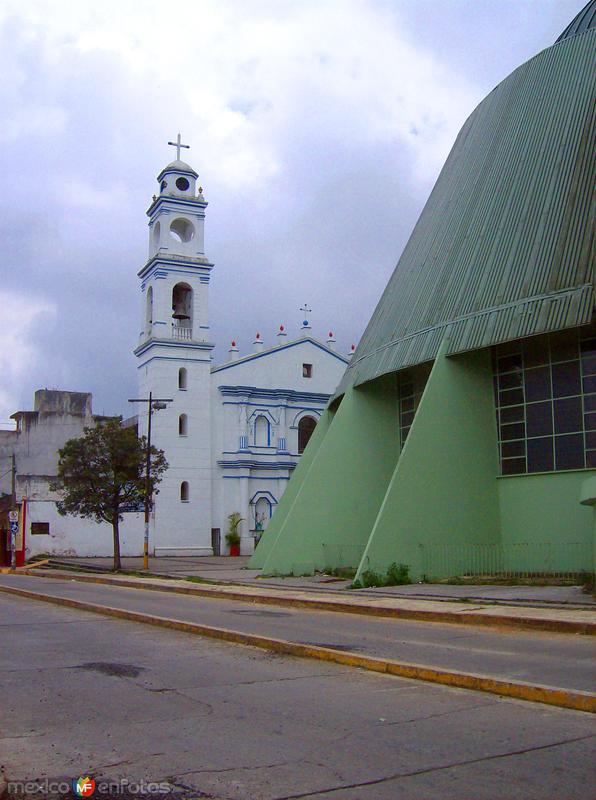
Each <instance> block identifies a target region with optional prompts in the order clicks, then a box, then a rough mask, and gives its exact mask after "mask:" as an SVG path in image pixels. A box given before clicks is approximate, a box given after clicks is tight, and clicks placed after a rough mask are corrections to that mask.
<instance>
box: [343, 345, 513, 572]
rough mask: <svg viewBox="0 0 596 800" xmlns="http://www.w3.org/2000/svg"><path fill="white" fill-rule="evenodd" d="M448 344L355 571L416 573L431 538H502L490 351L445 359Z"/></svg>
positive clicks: (456, 541) (471, 540)
mask: <svg viewBox="0 0 596 800" xmlns="http://www.w3.org/2000/svg"><path fill="white" fill-rule="evenodd" d="M448 346H449V343H448V341H447V340H445V341H444V342H443V344H442V345H441V349H440V350H439V354H438V356H437V359H436V360H435V363H434V365H433V368H432V371H431V373H430V376H429V379H428V382H427V384H426V387H425V389H424V393H423V395H422V399H421V401H420V405H419V407H418V410H417V412H416V415H415V417H414V422H413V424H412V427H411V429H410V432H409V434H408V438H407V439H406V442H405V444H404V448H403V450H402V453H401V456H400V458H399V461H398V463H397V466H396V468H395V471H394V474H393V476H392V478H391V481H390V483H389V486H388V488H387V492H386V494H385V498H384V500H383V503H382V505H381V506H380V509H379V513H378V515H377V519H376V521H375V524H374V527H373V528H372V531H371V535H370V540H369V543H368V546H367V548H366V551H365V553H364V556H363V558H362V561H361V563H360V566H359V569H358V573H357V576H356V577H357V578H359V577H360V576H361V574H362V572H363V571H364V570H367V569H370V570H372V571H374V572H379V573H381V574H382V573H384V572H385V571H386V569H387V567H388V565H389V564H391V563H392V562H394V561H395V562H397V563H403V564H407V565H408V566H409V568H410V573H411V576H412V578H413V579H419V578H420V577H421V576H422V575H423V573H424V547H425V546H427V545H431V546H433V545H435V544H437V543H440V542H445V541H448V542H450V543H451V544H461V545H468V544H475V543H497V542H498V540H499V527H500V526H499V504H498V493H497V485H496V480H495V478H496V476H497V474H498V468H499V466H498V459H497V445H496V439H497V432H496V420H495V411H494V406H493V399H492V369H491V360H490V354H489V352H488V351H486V350H484V351H479V352H475V353H468V354H465V355H463V356H458V357H451V358H448V357H447V356H446V355H445V353H446V351H447V349H448Z"/></svg>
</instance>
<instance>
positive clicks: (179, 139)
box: [168, 131, 190, 161]
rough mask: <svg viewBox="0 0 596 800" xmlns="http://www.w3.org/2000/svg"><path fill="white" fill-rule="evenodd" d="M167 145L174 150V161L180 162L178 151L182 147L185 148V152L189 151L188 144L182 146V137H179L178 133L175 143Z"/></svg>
mask: <svg viewBox="0 0 596 800" xmlns="http://www.w3.org/2000/svg"><path fill="white" fill-rule="evenodd" d="M168 144H169V145H171V146H172V147H175V148H176V161H180V150H181V148H182V147H185V148H186V149H187V150H189V149H190V145H189V144H182V137H181V136H180V131H178V137H177V139H176V141H175V142H168Z"/></svg>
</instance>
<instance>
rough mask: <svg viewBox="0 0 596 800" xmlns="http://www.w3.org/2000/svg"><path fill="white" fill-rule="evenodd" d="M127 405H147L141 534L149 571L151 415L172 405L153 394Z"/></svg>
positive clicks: (170, 401) (146, 567) (166, 399)
mask: <svg viewBox="0 0 596 800" xmlns="http://www.w3.org/2000/svg"><path fill="white" fill-rule="evenodd" d="M128 402H129V403H147V408H148V412H147V417H148V418H147V461H146V464H145V531H144V534H143V569H144V570H148V569H149V513H150V511H151V495H152V494H153V492H152V491H151V415H152V413H153V411H160V410H161V409H162V408H165V407H166V403H173V402H174V400H173V398H172V397H168V398H166V397H156V398H154V397H153V392H149V397H140V398H135V399H134V400H129V401H128Z"/></svg>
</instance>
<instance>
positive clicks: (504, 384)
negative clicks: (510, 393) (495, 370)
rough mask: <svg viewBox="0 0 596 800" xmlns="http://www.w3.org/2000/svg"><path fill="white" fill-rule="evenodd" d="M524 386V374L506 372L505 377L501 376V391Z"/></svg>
mask: <svg viewBox="0 0 596 800" xmlns="http://www.w3.org/2000/svg"><path fill="white" fill-rule="evenodd" d="M521 385H522V372H521V370H517V372H506V373H505V374H504V375H499V389H515V388H516V387H517V386H521Z"/></svg>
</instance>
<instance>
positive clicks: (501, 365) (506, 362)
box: [497, 353, 522, 372]
mask: <svg viewBox="0 0 596 800" xmlns="http://www.w3.org/2000/svg"><path fill="white" fill-rule="evenodd" d="M521 367H522V357H521V353H518V354H517V355H513V356H505V357H504V358H499V360H498V367H497V369H498V371H499V372H514V371H515V370H520V369H521Z"/></svg>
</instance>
